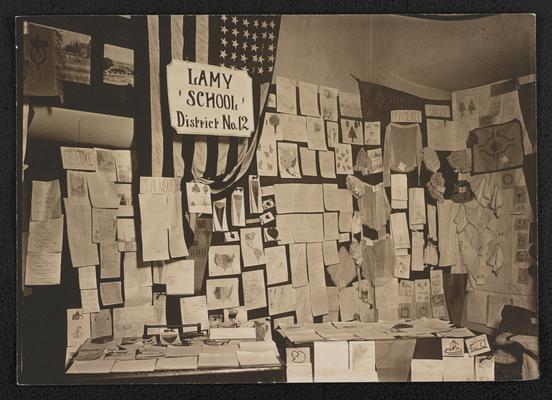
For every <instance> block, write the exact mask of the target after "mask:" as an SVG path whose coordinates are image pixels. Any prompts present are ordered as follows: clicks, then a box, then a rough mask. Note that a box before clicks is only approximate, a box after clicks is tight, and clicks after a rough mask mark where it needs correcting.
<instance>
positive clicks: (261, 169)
mask: <svg viewBox="0 0 552 400" xmlns="http://www.w3.org/2000/svg"><path fill="white" fill-rule="evenodd" d="M276 148H277V147H276V140H270V139H264V138H263V139H262V140H261V141H259V145H258V146H257V153H256V154H257V174H259V175H260V176H278V153H277V150H276Z"/></svg>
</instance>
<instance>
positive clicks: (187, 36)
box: [182, 15, 196, 182]
mask: <svg viewBox="0 0 552 400" xmlns="http://www.w3.org/2000/svg"><path fill="white" fill-rule="evenodd" d="M182 24H183V40H182V44H183V51H182V54H183V57H184V60H187V61H195V59H196V55H195V53H196V40H195V34H196V20H195V16H193V15H185V16H184V17H183V21H182ZM194 142H195V136H192V135H182V158H183V159H184V160H185V161H184V181H186V182H188V181H191V180H192V179H193V174H192V161H193V158H194V148H195V146H194Z"/></svg>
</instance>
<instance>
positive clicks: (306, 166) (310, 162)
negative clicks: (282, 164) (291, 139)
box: [299, 147, 317, 176]
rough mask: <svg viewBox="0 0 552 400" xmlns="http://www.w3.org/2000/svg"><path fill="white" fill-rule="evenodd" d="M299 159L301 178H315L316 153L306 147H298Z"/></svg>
mask: <svg viewBox="0 0 552 400" xmlns="http://www.w3.org/2000/svg"><path fill="white" fill-rule="evenodd" d="M299 155H300V157H301V172H302V173H303V176H316V175H317V172H316V151H314V150H309V149H308V148H307V147H299Z"/></svg>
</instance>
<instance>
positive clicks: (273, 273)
mask: <svg viewBox="0 0 552 400" xmlns="http://www.w3.org/2000/svg"><path fill="white" fill-rule="evenodd" d="M264 252H265V257H266V276H267V284H268V285H273V284H275V283H282V282H286V281H287V280H288V265H287V254H286V246H275V247H268V248H266V249H264Z"/></svg>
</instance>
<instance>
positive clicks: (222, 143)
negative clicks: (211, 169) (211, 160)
mask: <svg viewBox="0 0 552 400" xmlns="http://www.w3.org/2000/svg"><path fill="white" fill-rule="evenodd" d="M228 147H230V138H229V137H226V136H221V137H220V138H219V141H218V158H217V171H216V175H217V176H219V175H222V174H224V173H225V172H226V166H227V165H228V163H227V160H228Z"/></svg>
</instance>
